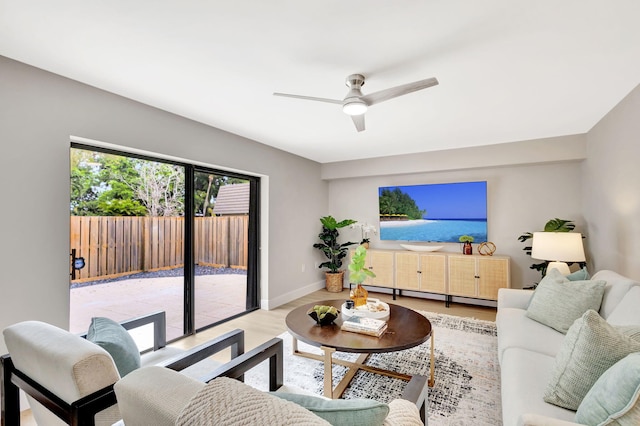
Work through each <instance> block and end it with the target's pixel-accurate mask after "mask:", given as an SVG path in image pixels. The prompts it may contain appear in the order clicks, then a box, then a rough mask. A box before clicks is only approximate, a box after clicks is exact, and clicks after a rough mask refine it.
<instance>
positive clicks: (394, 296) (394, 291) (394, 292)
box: [391, 288, 396, 300]
mask: <svg viewBox="0 0 640 426" xmlns="http://www.w3.org/2000/svg"><path fill="white" fill-rule="evenodd" d="M391 291H392V292H393V300H396V289H395V288H394V289H393V290H391Z"/></svg>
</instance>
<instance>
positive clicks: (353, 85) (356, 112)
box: [274, 74, 438, 132]
mask: <svg viewBox="0 0 640 426" xmlns="http://www.w3.org/2000/svg"><path fill="white" fill-rule="evenodd" d="M345 84H346V86H347V87H348V88H349V91H348V92H347V95H346V96H345V97H344V99H343V100H338V99H327V98H316V97H313V96H302V95H291V94H288V93H274V96H284V97H287V98H296V99H306V100H309V101H319V102H328V103H332V104H340V105H342V111H344V113H345V114H347V115H350V116H351V119H352V120H353V124H355V126H356V129H357V130H358V131H359V132H362V131H363V130H364V113H365V112H367V108H368V107H370V106H371V105H375V104H379V103H380V102H384V101H387V100H389V99H393V98H397V97H398V96H402V95H406V94H408V93H411V92H415V91H418V90H422V89H426V88H428V87H431V86H435V85H437V84H438V80H437V79H436V78H434V77H432V78H427V79H425V80H419V81H414V82H413V83H407V84H402V85H400V86H396V87H391V88H389V89H385V90H380V91H379V92H374V93H370V94H368V95H363V94H362V92H361V91H360V88H361V87H362V86H364V76H363V75H362V74H351V75H350V76H349V77H347V80H346V81H345Z"/></svg>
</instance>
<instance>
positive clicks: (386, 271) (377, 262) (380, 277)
mask: <svg viewBox="0 0 640 426" xmlns="http://www.w3.org/2000/svg"><path fill="white" fill-rule="evenodd" d="M393 258H394V253H393V252H392V251H382V250H368V251H367V265H368V266H369V269H370V270H371V271H373V273H374V274H376V276H375V277H374V278H367V279H366V281H365V282H364V284H365V285H375V286H380V287H393V268H394V264H393Z"/></svg>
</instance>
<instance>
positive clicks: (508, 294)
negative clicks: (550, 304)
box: [498, 288, 533, 310]
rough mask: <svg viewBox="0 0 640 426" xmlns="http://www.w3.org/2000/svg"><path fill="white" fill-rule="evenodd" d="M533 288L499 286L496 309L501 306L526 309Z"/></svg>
mask: <svg viewBox="0 0 640 426" xmlns="http://www.w3.org/2000/svg"><path fill="white" fill-rule="evenodd" d="M532 295H533V290H520V289H515V288H501V289H499V290H498V310H500V309H502V308H518V309H527V307H528V306H529V300H531V296H532Z"/></svg>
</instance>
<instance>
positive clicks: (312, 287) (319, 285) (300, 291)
mask: <svg viewBox="0 0 640 426" xmlns="http://www.w3.org/2000/svg"><path fill="white" fill-rule="evenodd" d="M324 287H325V281H324V280H321V281H317V282H315V283H312V284H309V285H306V286H304V287H299V288H296V289H295V290H293V291H290V292H288V293H285V294H283V295H282V296H279V297H276V298H274V299H262V300H261V301H260V308H261V309H265V310H267V311H269V310H271V309H275V308H277V307H278V306H281V305H284V304H285V303H289V302H291V301H293V300H296V299H299V298H301V297H303V296H306V295H307V294H309V293H313V292H314V291H317V290H321V289H323V288H324Z"/></svg>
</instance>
